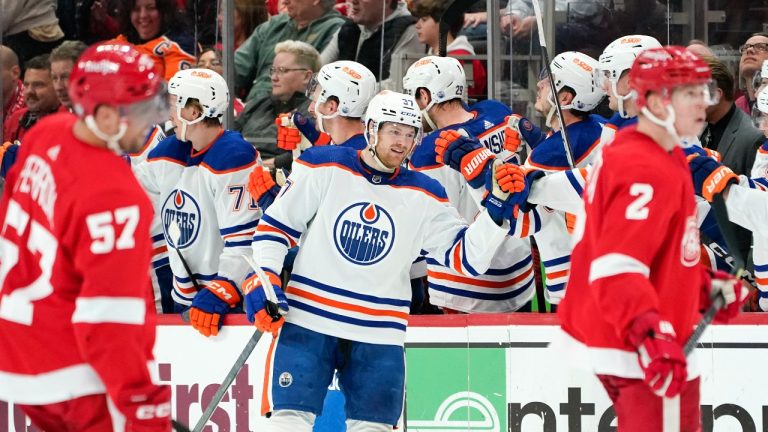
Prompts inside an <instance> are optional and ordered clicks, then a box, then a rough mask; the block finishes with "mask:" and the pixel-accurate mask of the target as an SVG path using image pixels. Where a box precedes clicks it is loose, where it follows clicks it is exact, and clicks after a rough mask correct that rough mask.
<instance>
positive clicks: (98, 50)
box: [69, 42, 163, 117]
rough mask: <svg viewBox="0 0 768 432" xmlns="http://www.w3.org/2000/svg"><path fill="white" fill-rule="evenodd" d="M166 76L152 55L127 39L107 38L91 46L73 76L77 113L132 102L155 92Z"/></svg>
mask: <svg viewBox="0 0 768 432" xmlns="http://www.w3.org/2000/svg"><path fill="white" fill-rule="evenodd" d="M162 86H163V77H162V75H161V74H160V73H159V70H158V69H157V66H156V65H155V63H154V62H153V61H152V59H151V58H150V57H149V56H147V55H145V54H142V53H140V52H139V51H138V50H137V49H136V48H135V47H134V46H132V45H129V44H125V43H116V42H105V43H101V44H97V45H93V46H91V47H90V48H88V49H87V50H86V51H85V52H84V53H83V54H82V55H81V56H80V58H79V59H78V61H77V64H75V67H74V69H73V70H72V74H71V75H70V77H69V97H70V99H72V104H73V106H74V109H75V113H76V114H77V115H79V116H81V117H85V116H88V115H91V114H93V112H94V111H95V110H96V107H98V106H99V105H102V104H107V105H112V106H118V107H120V106H128V105H133V104H135V103H137V102H142V101H145V100H147V99H150V98H152V97H153V96H155V95H156V94H157V93H158V92H159V91H160V89H161V88H162Z"/></svg>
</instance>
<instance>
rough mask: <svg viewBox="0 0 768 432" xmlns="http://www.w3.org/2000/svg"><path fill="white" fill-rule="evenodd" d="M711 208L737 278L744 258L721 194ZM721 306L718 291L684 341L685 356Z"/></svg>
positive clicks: (721, 299)
mask: <svg viewBox="0 0 768 432" xmlns="http://www.w3.org/2000/svg"><path fill="white" fill-rule="evenodd" d="M712 210H713V211H714V212H715V219H717V225H718V227H719V228H720V232H721V233H722V234H723V239H725V244H726V246H727V247H728V249H729V250H730V251H731V256H732V257H733V270H731V274H732V275H734V276H735V277H736V278H737V279H739V278H741V274H742V273H743V272H744V267H745V265H744V258H743V257H742V256H741V252H739V249H738V248H737V244H736V239H735V234H734V232H733V227H732V226H731V221H730V219H729V218H728V209H727V208H726V207H725V199H723V195H722V194H717V195H715V196H714V197H713V199H712ZM723 306H725V298H723V295H722V294H720V293H718V294H717V295H716V296H715V297H714V298H713V299H712V304H711V305H710V306H709V309H707V311H706V312H705V313H704V316H703V317H702V318H701V321H699V324H698V325H697V326H696V329H695V330H694V331H693V333H692V334H691V336H690V337H689V338H688V340H687V341H685V346H684V347H683V352H684V353H685V355H686V357H687V356H688V355H689V354H690V353H691V352H693V349H694V348H696V344H697V343H698V342H699V339H700V338H701V335H702V334H703V333H704V330H706V329H707V327H709V325H710V324H711V323H712V320H713V319H714V318H715V315H716V314H717V311H719V310H720V309H722V307H723Z"/></svg>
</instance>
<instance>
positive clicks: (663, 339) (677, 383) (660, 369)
mask: <svg viewBox="0 0 768 432" xmlns="http://www.w3.org/2000/svg"><path fill="white" fill-rule="evenodd" d="M627 339H628V341H629V343H630V344H631V345H632V346H634V347H635V349H637V356H638V361H639V362H640V367H641V368H642V369H643V372H644V373H645V378H644V379H643V380H644V381H645V383H646V384H647V385H648V387H650V388H651V390H652V391H653V392H654V393H656V394H657V395H659V396H665V397H674V396H676V395H678V394H680V391H681V390H682V388H683V384H685V380H686V377H687V376H688V372H687V370H686V366H687V361H686V359H685V354H684V353H683V347H682V346H681V345H680V343H679V342H678V341H677V336H676V335H675V329H674V328H673V327H672V324H671V323H670V322H669V321H662V320H661V318H660V317H659V314H658V312H655V311H648V312H645V313H644V314H642V315H640V316H638V317H637V318H635V319H634V321H632V324H630V328H629V333H628V335H627Z"/></svg>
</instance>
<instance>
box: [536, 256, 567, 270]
mask: <svg viewBox="0 0 768 432" xmlns="http://www.w3.org/2000/svg"><path fill="white" fill-rule="evenodd" d="M570 260H571V256H570V255H566V256H563V257H560V258H555V259H551V260H549V261H542V264H544V267H552V266H556V265H560V264H565V263H567V262H568V261H570Z"/></svg>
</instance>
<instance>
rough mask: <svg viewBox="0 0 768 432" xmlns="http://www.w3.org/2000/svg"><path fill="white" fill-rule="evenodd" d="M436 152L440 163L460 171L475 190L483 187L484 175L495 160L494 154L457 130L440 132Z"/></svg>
mask: <svg viewBox="0 0 768 432" xmlns="http://www.w3.org/2000/svg"><path fill="white" fill-rule="evenodd" d="M435 151H436V152H437V156H438V160H439V161H440V162H442V163H443V164H444V165H448V166H450V167H451V168H453V169H454V170H456V171H459V172H460V173H461V174H462V175H463V176H464V178H465V179H466V180H467V183H469V184H470V185H471V186H472V187H473V188H475V189H477V188H479V187H481V186H482V185H483V182H484V181H485V178H486V177H485V175H484V174H485V172H486V169H487V168H488V167H489V166H490V165H489V164H488V162H490V161H492V160H493V159H494V155H493V153H491V151H490V150H488V149H487V148H485V147H483V145H482V144H480V142H479V141H477V140H476V139H474V138H469V137H467V136H464V135H462V134H461V133H459V132H458V131H455V130H445V131H442V132H440V136H439V137H438V138H437V139H436V140H435Z"/></svg>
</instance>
